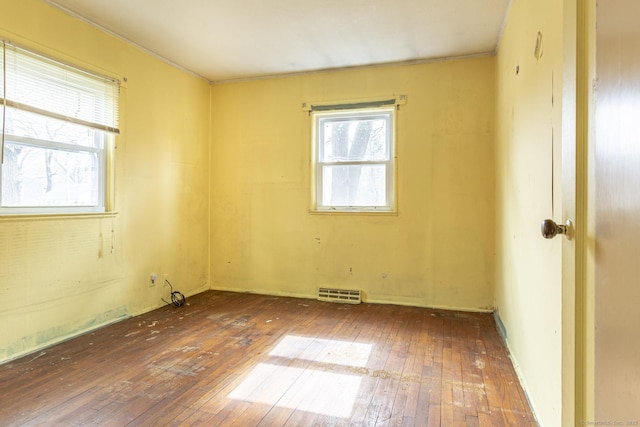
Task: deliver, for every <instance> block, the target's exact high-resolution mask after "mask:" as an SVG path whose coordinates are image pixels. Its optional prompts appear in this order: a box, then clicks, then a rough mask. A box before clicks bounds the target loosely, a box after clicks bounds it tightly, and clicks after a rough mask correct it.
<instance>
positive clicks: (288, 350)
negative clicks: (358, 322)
mask: <svg viewBox="0 0 640 427" xmlns="http://www.w3.org/2000/svg"><path fill="white" fill-rule="evenodd" d="M372 348H373V346H372V345H371V344H361V343H353V342H345V341H337V340H326V339H317V338H306V337H297V336H292V335H288V336H286V337H285V338H283V339H282V340H281V341H280V342H279V343H278V345H277V346H276V347H275V348H274V349H273V350H272V351H271V352H270V353H269V354H268V355H266V356H265V358H266V359H268V361H269V362H271V363H266V362H263V363H259V364H257V365H256V366H255V367H254V368H253V369H252V370H251V372H250V373H249V374H248V375H247V376H246V378H245V379H244V381H243V382H242V383H241V384H240V385H239V386H238V387H236V388H235V389H234V390H233V391H232V392H231V393H230V394H229V396H228V397H229V398H231V399H237V400H244V401H249V402H257V403H263V404H266V405H272V406H277V407H283V408H291V409H296V410H302V411H307V412H314V413H317V414H322V415H328V416H334V417H340V418H346V417H349V416H351V413H352V411H353V406H354V404H355V401H356V398H357V397H358V391H359V389H360V382H361V378H360V377H359V376H357V375H349V374H342V373H340V374H338V373H333V372H326V371H325V369H324V368H326V365H327V364H330V365H341V366H352V367H364V366H366V364H367V362H368V360H369V357H370V355H371V351H372ZM283 360H289V361H291V362H294V361H296V360H301V361H310V362H312V363H311V364H310V365H309V366H307V367H305V368H299V367H293V366H288V365H289V364H292V363H287V365H283V364H281V362H282V361H283ZM313 363H319V364H322V365H324V367H323V366H320V367H317V368H315V369H314V366H313Z"/></svg>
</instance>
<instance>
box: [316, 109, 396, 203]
mask: <svg viewBox="0 0 640 427" xmlns="http://www.w3.org/2000/svg"><path fill="white" fill-rule="evenodd" d="M379 114H388V115H389V122H390V123H389V126H388V129H387V132H388V136H387V138H388V142H389V158H388V159H387V160H380V161H340V162H320V161H319V152H320V151H319V150H320V147H319V141H320V138H321V136H320V135H319V132H320V130H319V129H318V128H319V123H320V121H321V119H322V118H326V117H350V116H367V115H379ZM310 115H311V117H312V132H311V134H312V144H311V146H312V155H311V164H312V165H311V173H312V177H311V182H312V197H311V208H310V211H311V212H315V213H387V214H388V213H396V212H397V207H396V182H397V179H396V146H397V141H396V129H395V127H396V106H395V105H394V106H385V107H376V108H360V109H341V110H333V111H312V112H310ZM366 164H373V165H384V166H385V168H386V185H385V190H386V199H387V205H385V206H333V205H323V204H322V203H321V195H322V190H323V178H322V166H325V165H341V166H348V165H366Z"/></svg>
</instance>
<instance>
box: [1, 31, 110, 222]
mask: <svg viewBox="0 0 640 427" xmlns="http://www.w3.org/2000/svg"><path fill="white" fill-rule="evenodd" d="M0 48H1V49H2V51H1V52H0V54H1V55H0V74H1V77H2V81H0V109H1V111H0V120H1V123H0V132H1V133H0V137H1V140H0V145H1V146H0V150H1V152H0V155H1V158H2V164H1V166H0V170H1V174H0V214H22V213H72V212H104V211H105V210H106V209H107V206H106V205H107V202H106V199H107V195H106V192H107V188H106V187H107V181H108V180H107V178H108V169H107V165H108V159H107V157H108V153H109V147H110V146H111V145H112V143H113V142H112V141H113V135H114V134H117V133H119V129H118V117H119V114H118V105H119V82H118V81H117V80H115V79H111V78H106V77H104V76H100V75H97V74H94V73H91V72H87V71H85V70H82V69H80V68H76V67H73V66H70V65H68V64H64V63H62V62H59V61H56V60H54V59H52V58H49V57H46V56H43V55H40V54H38V53H36V52H32V51H30V50H28V49H24V48H21V47H17V46H14V45H12V44H9V43H2V45H0Z"/></svg>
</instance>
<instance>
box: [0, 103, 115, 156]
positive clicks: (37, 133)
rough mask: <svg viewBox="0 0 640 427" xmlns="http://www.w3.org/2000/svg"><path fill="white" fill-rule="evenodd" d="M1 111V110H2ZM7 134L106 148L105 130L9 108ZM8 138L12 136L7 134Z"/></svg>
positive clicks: (6, 125)
mask: <svg viewBox="0 0 640 427" xmlns="http://www.w3.org/2000/svg"><path fill="white" fill-rule="evenodd" d="M0 112H1V110H0ZM5 120H6V123H5V133H6V134H7V135H13V136H20V137H25V138H32V139H38V140H42V141H55V142H61V143H65V144H73V145H81V146H84V147H93V148H100V149H102V148H104V138H103V135H104V132H102V131H99V130H96V129H92V128H88V127H86V126H81V125H76V124H73V123H69V122H65V121H62V120H56V119H52V118H50V117H45V116H41V115H39V114H33V113H29V112H26V111H21V110H16V109H14V108H7V114H6V118H5ZM7 138H10V137H9V136H7Z"/></svg>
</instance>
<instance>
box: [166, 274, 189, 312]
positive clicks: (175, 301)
mask: <svg viewBox="0 0 640 427" xmlns="http://www.w3.org/2000/svg"><path fill="white" fill-rule="evenodd" d="M164 285H165V286H167V285H169V288H171V302H169V301H167V300H165V299H164V298H162V301H164V302H166V303H167V304H169V305H175V306H176V307H182V306H183V305H184V303H185V302H187V298H186V297H185V296H184V295H183V294H182V293H181V292H178V291H174V290H173V285H171V282H169V281H168V280H167V279H165V280H164Z"/></svg>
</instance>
